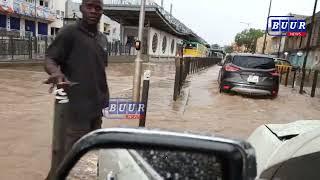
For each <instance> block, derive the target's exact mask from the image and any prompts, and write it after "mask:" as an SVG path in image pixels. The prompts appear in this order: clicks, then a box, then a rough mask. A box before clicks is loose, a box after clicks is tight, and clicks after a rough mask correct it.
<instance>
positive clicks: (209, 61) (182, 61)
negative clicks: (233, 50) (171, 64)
mask: <svg viewBox="0 0 320 180" xmlns="http://www.w3.org/2000/svg"><path fill="white" fill-rule="evenodd" d="M221 60H222V59H221V58H177V59H176V75H175V82H174V93H173V100H174V101H176V100H177V99H178V97H179V96H180V92H181V89H182V87H183V84H184V82H185V80H186V78H187V76H188V75H190V74H194V73H197V72H199V71H202V70H204V69H207V68H209V67H211V66H213V65H215V64H217V63H219V62H221Z"/></svg>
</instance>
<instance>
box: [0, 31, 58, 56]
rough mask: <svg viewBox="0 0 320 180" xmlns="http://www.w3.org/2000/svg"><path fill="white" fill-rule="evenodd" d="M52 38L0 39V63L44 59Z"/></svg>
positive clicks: (9, 37) (14, 37) (8, 37)
mask: <svg viewBox="0 0 320 180" xmlns="http://www.w3.org/2000/svg"><path fill="white" fill-rule="evenodd" d="M52 40H53V38H52V37H47V36H38V37H32V36H29V37H16V36H1V37H0V61H12V60H30V59H43V58H44V57H45V54H46V50H47V48H48V45H49V44H50V43H51V42H52Z"/></svg>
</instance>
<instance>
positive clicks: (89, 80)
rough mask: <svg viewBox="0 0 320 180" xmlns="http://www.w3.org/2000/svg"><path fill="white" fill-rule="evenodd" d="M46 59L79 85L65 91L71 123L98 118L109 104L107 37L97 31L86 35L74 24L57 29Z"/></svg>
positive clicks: (78, 23)
mask: <svg viewBox="0 0 320 180" xmlns="http://www.w3.org/2000/svg"><path fill="white" fill-rule="evenodd" d="M47 57H48V58H50V59H53V60H54V61H56V63H57V64H58V65H59V66H60V68H61V71H62V73H63V74H64V75H65V76H66V77H67V79H68V80H69V81H71V82H76V83H79V84H78V85H75V86H72V87H70V88H69V89H68V90H67V94H68V97H69V102H70V103H69V104H70V110H71V112H72V114H73V117H74V118H75V120H82V119H83V120H88V119H93V118H97V117H100V116H102V111H101V110H102V109H103V108H104V107H106V106H108V104H107V102H108V101H109V89H108V85H107V79H106V73H105V66H106V65H107V64H106V63H107V58H108V57H107V38H106V37H105V36H104V35H103V34H102V33H100V32H97V33H96V34H94V33H91V32H89V31H88V30H87V29H86V28H85V27H84V26H83V25H82V24H81V22H77V23H76V24H73V25H68V26H66V27H64V28H62V29H61V30H60V32H59V34H58V35H57V37H56V39H55V40H54V41H53V43H52V44H51V45H50V46H49V48H48V52H47Z"/></svg>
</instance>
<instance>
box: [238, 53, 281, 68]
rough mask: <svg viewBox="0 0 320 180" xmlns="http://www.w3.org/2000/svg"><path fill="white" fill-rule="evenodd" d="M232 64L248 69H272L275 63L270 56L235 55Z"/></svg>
mask: <svg viewBox="0 0 320 180" xmlns="http://www.w3.org/2000/svg"><path fill="white" fill-rule="evenodd" d="M232 64H234V65H237V66H239V67H242V68H250V69H273V68H275V63H274V61H273V59H272V58H266V57H254V56H235V57H234V58H233V60H232Z"/></svg>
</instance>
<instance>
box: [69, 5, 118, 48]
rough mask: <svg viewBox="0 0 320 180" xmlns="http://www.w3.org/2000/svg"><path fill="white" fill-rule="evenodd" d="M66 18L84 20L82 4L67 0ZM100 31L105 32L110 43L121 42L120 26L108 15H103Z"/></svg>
mask: <svg viewBox="0 0 320 180" xmlns="http://www.w3.org/2000/svg"><path fill="white" fill-rule="evenodd" d="M65 10H66V13H65V14H66V16H65V17H66V18H67V19H70V18H82V14H81V12H80V3H78V2H74V1H72V0H67V1H66V3H65ZM98 26H99V31H101V32H103V33H104V34H105V35H106V36H107V37H108V41H109V42H116V41H120V24H119V23H117V22H115V21H112V20H111V19H110V18H109V17H107V16H106V15H102V17H101V20H100V23H99V25H98Z"/></svg>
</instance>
